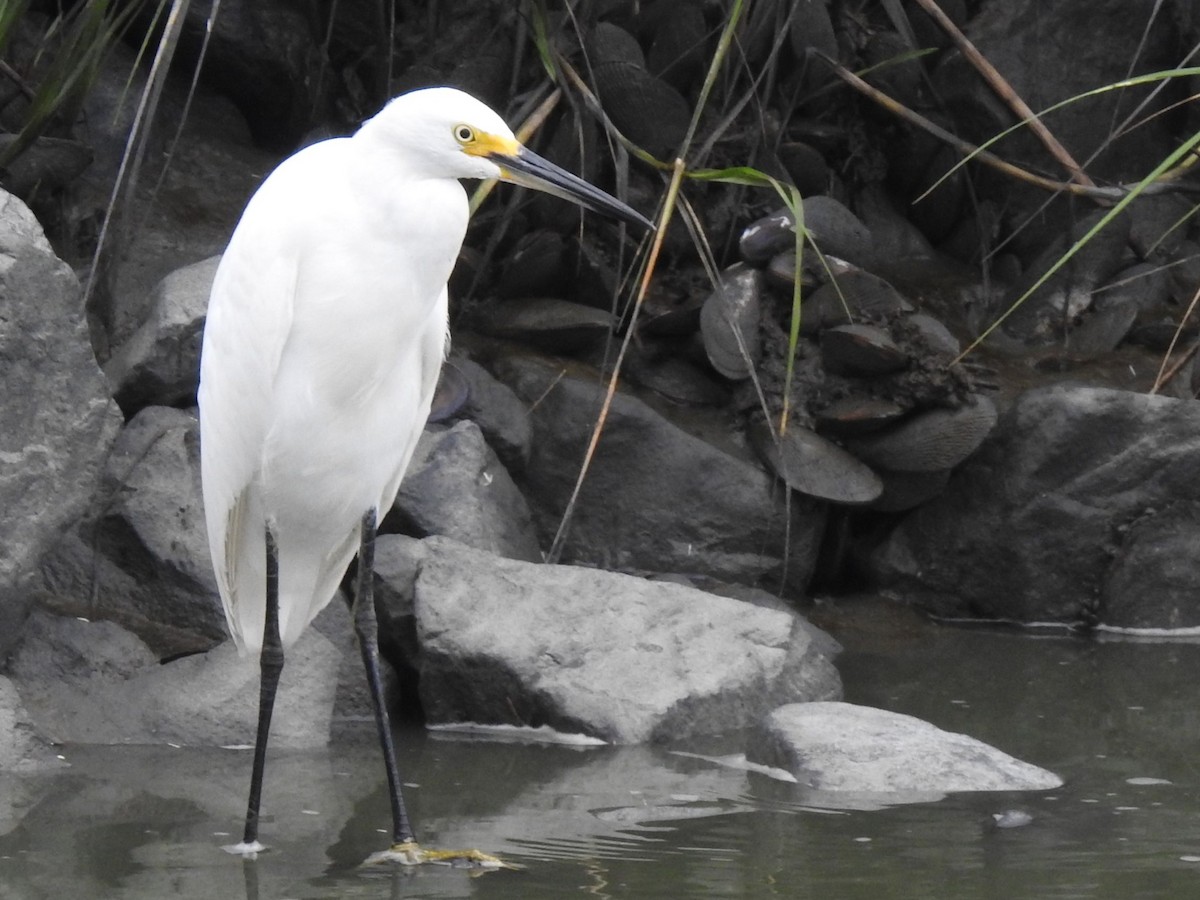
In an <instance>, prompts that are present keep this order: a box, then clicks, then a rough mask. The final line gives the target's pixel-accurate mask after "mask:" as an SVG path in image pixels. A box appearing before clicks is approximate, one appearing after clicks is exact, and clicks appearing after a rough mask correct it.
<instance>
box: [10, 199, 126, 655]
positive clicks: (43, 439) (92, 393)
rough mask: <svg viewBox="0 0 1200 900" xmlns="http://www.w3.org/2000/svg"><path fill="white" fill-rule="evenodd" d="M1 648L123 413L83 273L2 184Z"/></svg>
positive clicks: (80, 505)
mask: <svg viewBox="0 0 1200 900" xmlns="http://www.w3.org/2000/svg"><path fill="white" fill-rule="evenodd" d="M0 260H2V261H3V265H2V266H0V297H2V298H3V303H4V312H3V315H0V370H2V371H3V373H4V392H5V397H6V399H5V402H4V404H3V409H2V410H0V453H2V455H3V458H4V468H3V475H0V506H2V507H3V509H4V517H3V523H4V524H3V525H2V526H0V656H3V654H4V653H5V652H6V651H7V649H8V648H9V646H11V643H12V641H13V640H14V639H15V638H16V637H17V635H18V634H19V633H20V626H21V622H22V620H23V619H24V617H25V613H26V612H27V610H28V608H29V595H28V589H29V586H30V583H31V580H32V579H34V578H35V577H36V572H37V565H38V561H39V560H40V559H41V557H42V555H43V554H44V553H45V552H46V551H47V550H48V549H49V547H50V546H51V545H52V544H53V542H54V541H55V540H57V538H58V536H59V534H60V533H61V532H62V530H63V529H64V528H66V527H67V526H68V525H69V524H70V522H71V521H72V520H73V519H74V518H75V517H76V516H77V515H79V513H81V512H82V511H83V509H84V507H85V506H86V504H87V502H88V499H89V498H90V496H91V493H92V491H93V489H94V487H95V482H96V476H97V474H98V473H99V470H100V467H101V466H102V465H103V461H104V458H105V456H106V454H107V453H108V451H109V448H110V447H111V445H112V442H113V440H114V439H115V438H116V435H117V431H118V429H119V428H120V423H121V416H120V411H119V410H118V409H117V407H116V404H114V403H113V402H112V400H111V399H110V398H109V391H108V384H107V382H105V380H104V376H103V375H102V374H101V373H100V369H99V367H98V366H97V365H96V359H95V356H94V355H93V353H92V347H91V343H90V341H89V339H88V329H87V324H86V322H85V321H84V316H83V311H82V308H81V304H80V290H79V282H78V281H77V280H76V278H75V275H74V274H73V273H72V272H71V270H70V269H69V268H68V267H67V265H66V264H65V263H63V262H62V261H61V260H60V259H58V258H57V257H56V256H55V255H54V252H53V251H52V250H51V249H50V245H49V243H48V242H47V241H46V238H45V236H44V235H43V233H42V229H41V226H40V225H39V224H38V223H37V220H36V219H34V217H33V215H32V213H30V212H29V209H28V208H27V207H26V206H25V204H23V203H22V202H21V201H20V200H17V199H16V198H15V197H13V196H12V195H11V194H8V193H5V192H4V191H0Z"/></svg>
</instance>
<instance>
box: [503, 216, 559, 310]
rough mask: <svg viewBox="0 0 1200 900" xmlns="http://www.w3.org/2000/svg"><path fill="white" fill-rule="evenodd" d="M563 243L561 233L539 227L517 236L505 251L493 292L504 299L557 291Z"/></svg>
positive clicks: (545, 294) (536, 295)
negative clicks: (515, 241) (508, 250)
mask: <svg viewBox="0 0 1200 900" xmlns="http://www.w3.org/2000/svg"><path fill="white" fill-rule="evenodd" d="M565 253H566V247H565V245H564V243H563V238H562V235H560V234H559V233H558V232H557V231H551V230H550V229H549V228H539V229H537V230H535V231H531V232H529V233H527V234H524V235H522V236H521V239H520V240H519V241H517V245H516V247H514V248H513V250H512V252H511V253H510V254H508V256H507V258H506V259H505V262H504V265H503V267H502V268H501V271H500V277H499V279H497V282H496V293H497V294H499V295H500V296H501V297H504V298H506V299H511V298H514V297H544V296H547V295H550V294H554V293H557V292H559V291H561V290H562V289H563V287H564V285H563V281H564V278H565V275H566V270H565V268H564V257H565Z"/></svg>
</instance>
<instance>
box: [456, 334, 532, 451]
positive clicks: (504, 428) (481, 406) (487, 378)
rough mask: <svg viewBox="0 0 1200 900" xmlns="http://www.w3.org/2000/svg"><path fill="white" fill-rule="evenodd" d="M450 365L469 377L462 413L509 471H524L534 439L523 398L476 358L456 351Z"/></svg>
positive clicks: (467, 378)
mask: <svg viewBox="0 0 1200 900" xmlns="http://www.w3.org/2000/svg"><path fill="white" fill-rule="evenodd" d="M447 365H451V366H454V367H455V368H457V369H458V370H459V371H460V372H461V373H462V374H463V376H464V377H465V379H466V381H467V399H466V401H465V402H464V404H463V408H462V414H463V415H464V416H466V417H467V418H469V419H471V420H472V421H473V422H474V423H475V424H476V425H478V426H479V430H480V431H482V432H483V436H484V437H485V438H487V442H488V445H489V446H490V447H491V448H492V449H493V450H495V451H496V455H497V456H499V457H500V461H501V462H502V463H504V467H505V468H506V469H508V471H509V472H512V473H514V474H516V473H520V472H522V471H524V469H525V466H526V464H527V463H528V462H529V453H530V445H531V443H532V441H533V428H532V425H531V424H530V421H529V409H528V408H527V407H526V405H525V404H524V402H522V401H521V399H520V398H519V397H517V395H516V394H514V393H513V391H512V389H511V388H510V387H508V385H506V384H502V383H501V382H499V381H497V380H496V379H495V378H494V377H493V376H492V374H491V373H490V372H489V371H488V370H487V369H485V368H484V367H483V366H481V365H479V363H477V362H475V361H474V360H471V359H467V358H466V357H464V356H458V355H455V356H451V357H450V361H449V362H448V363H447Z"/></svg>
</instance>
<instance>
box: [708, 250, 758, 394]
mask: <svg viewBox="0 0 1200 900" xmlns="http://www.w3.org/2000/svg"><path fill="white" fill-rule="evenodd" d="M761 316H762V274H761V273H760V272H759V271H758V270H757V269H749V268H746V267H745V266H742V265H735V266H730V267H729V268H728V269H726V270H725V271H724V272H722V273H721V283H720V284H719V285H717V287H715V288H714V289H713V291H712V293H711V294H709V295H708V299H707V300H705V301H704V306H702V307H701V308H700V334H701V337H703V339H704V350H705V352H706V353H707V354H708V361H709V362H710V363H712V367H713V368H714V369H716V370H717V371H718V372H720V373H721V374H722V375H724V376H725V377H726V378H730V379H733V380H735V381H737V380H740V379H742V378H748V377H749V376H750V375H751V374H752V373H753V372H754V369H755V366H757V365H758V362H759V359H760V358H761V357H762V338H761V337H760V335H759V329H758V326H759V318H760V317H761Z"/></svg>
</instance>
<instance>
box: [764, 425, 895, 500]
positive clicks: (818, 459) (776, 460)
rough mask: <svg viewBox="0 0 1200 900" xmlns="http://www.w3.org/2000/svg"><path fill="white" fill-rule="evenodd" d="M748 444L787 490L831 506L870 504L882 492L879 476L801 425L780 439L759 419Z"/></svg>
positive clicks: (770, 427)
mask: <svg viewBox="0 0 1200 900" xmlns="http://www.w3.org/2000/svg"><path fill="white" fill-rule="evenodd" d="M750 436H751V440H752V441H754V444H755V447H756V449H757V450H758V452H759V454H760V455H761V456H762V457H763V459H764V460H765V461H766V463H767V465H768V466H770V467H771V470H772V471H773V472H774V473H775V474H776V475H778V476H779V477H780V478H781V479H782V480H783V482H784V484H786V485H787V486H788V487H790V488H791V489H792V490H794V491H799V492H800V493H802V494H808V495H809V496H810V497H818V498H820V499H822V500H830V501H832V502H834V503H846V504H852V505H858V504H862V503H870V502H871V501H872V500H875V499H877V498H878V497H879V495H880V493H882V492H883V484H882V482H880V480H879V476H878V475H876V474H875V473H874V472H872V471H871V469H870V468H869V467H867V466H866V465H864V464H863V463H861V462H860V461H859V460H858V459H856V458H855V457H854V456H851V455H850V454H849V453H847V452H846V451H845V450H843V449H842V448H841V447H839V446H838V445H837V444H835V443H833V442H832V441H829V440H827V439H825V438H823V437H821V436H820V435H819V434H816V433H814V432H812V431H809V430H808V429H807V428H805V427H803V426H802V425H797V424H795V423H793V424H791V425H790V426H789V427H788V429H787V431H786V432H785V433H784V434H783V435H779V434H777V433H776V432H775V429H774V427H773V425H769V424H768V423H767V422H765V421H763V420H761V419H759V420H758V422H757V423H756V424H755V425H754V426H752V427H751V429H750Z"/></svg>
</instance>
